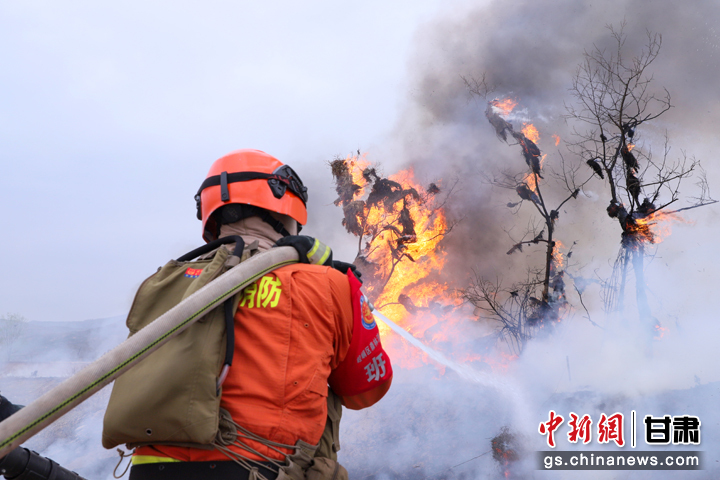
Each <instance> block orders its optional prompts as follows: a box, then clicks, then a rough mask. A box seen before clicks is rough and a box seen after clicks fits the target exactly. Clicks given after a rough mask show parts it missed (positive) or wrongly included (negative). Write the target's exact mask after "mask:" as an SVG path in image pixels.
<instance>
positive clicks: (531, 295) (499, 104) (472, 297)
mask: <svg viewBox="0 0 720 480" xmlns="http://www.w3.org/2000/svg"><path fill="white" fill-rule="evenodd" d="M465 82H466V85H468V87H469V89H470V92H471V93H472V94H475V95H480V96H486V95H487V94H488V93H489V91H488V90H487V89H486V88H485V84H484V82H483V81H482V80H480V81H478V80H474V81H473V80H467V79H465ZM516 105H517V101H516V100H513V99H512V98H506V99H504V100H499V99H495V100H492V101H490V102H488V104H487V108H486V110H485V116H486V117H487V119H488V121H489V122H490V125H491V126H492V127H493V128H494V129H495V133H496V135H497V137H498V139H500V140H502V141H504V142H506V143H509V144H514V145H518V146H520V153H521V155H522V158H523V159H524V160H525V164H526V167H527V168H526V169H525V171H524V172H522V173H519V174H517V173H512V171H504V172H501V173H500V174H499V175H497V176H494V177H492V178H491V177H487V180H488V181H489V183H491V184H492V185H494V186H499V187H502V188H505V189H509V190H512V191H514V192H515V194H516V195H517V197H519V201H515V202H510V203H508V204H507V206H508V207H509V208H511V209H513V210H514V212H515V213H518V211H519V210H520V208H521V206H522V204H523V203H525V202H527V203H529V204H530V205H531V207H532V209H533V210H534V213H535V214H537V215H538V216H539V217H538V218H539V219H540V220H539V221H535V222H533V223H531V225H530V228H528V229H527V230H525V232H524V234H523V235H522V237H521V238H519V239H515V240H513V245H512V247H511V248H510V250H508V252H507V254H508V255H511V254H513V253H515V252H522V251H523V247H527V246H532V245H540V244H542V245H544V246H545V252H544V259H543V263H542V267H540V268H537V267H531V268H530V269H529V270H528V274H527V278H526V279H525V281H523V282H518V283H514V284H512V285H511V286H510V287H509V288H506V287H503V285H502V282H501V281H500V280H495V281H494V282H493V281H489V280H487V279H485V278H482V277H476V279H475V281H474V282H473V283H472V284H471V285H470V286H469V287H468V288H467V289H465V290H464V291H463V296H464V297H465V298H466V299H467V300H469V301H470V302H471V303H472V304H473V305H475V307H476V308H477V310H478V311H479V313H481V314H484V315H485V316H488V317H490V318H492V319H495V320H497V321H499V322H500V323H501V324H502V329H501V331H500V333H501V336H502V337H504V338H505V339H506V340H507V341H508V344H509V345H510V347H511V349H512V350H513V351H515V352H517V353H519V352H521V351H522V349H523V347H524V345H525V342H527V340H529V339H530V338H532V337H533V336H534V334H535V332H536V331H537V330H538V329H540V328H546V327H551V326H552V325H554V324H555V323H557V322H559V321H560V319H561V318H562V315H563V313H564V312H565V311H566V306H567V300H566V297H565V262H566V258H565V255H564V254H563V253H562V252H561V250H560V249H561V248H562V246H563V245H562V243H561V242H560V241H559V240H557V238H556V228H557V221H558V219H559V216H560V209H561V208H562V207H563V206H564V205H565V204H566V203H567V202H568V201H570V200H571V199H576V198H577V196H578V193H579V192H580V189H581V188H582V187H583V185H585V183H587V182H588V181H589V180H590V177H588V178H587V179H585V180H584V181H582V182H578V181H577V179H576V174H577V169H572V168H569V167H568V168H566V167H565V165H564V162H563V169H562V173H561V174H555V173H552V174H551V177H553V180H555V181H560V182H561V188H560V189H559V190H558V189H554V191H553V193H554V194H556V193H557V192H558V191H560V192H562V197H561V198H559V199H558V200H557V206H555V207H551V206H550V204H549V201H550V200H549V197H548V196H547V195H543V191H542V185H543V183H542V182H541V180H544V179H545V177H544V176H543V163H544V160H545V155H543V154H542V152H541V151H540V148H539V147H538V146H537V142H538V140H539V138H540V135H539V132H538V130H537V129H536V128H535V126H534V125H532V124H529V123H526V124H524V125H523V127H522V128H521V129H520V130H517V129H516V127H515V126H513V124H512V123H510V122H509V121H507V120H506V117H507V116H508V115H509V114H510V113H511V112H512V110H513V109H514V108H515V107H516ZM570 254H571V253H568V255H570Z"/></svg>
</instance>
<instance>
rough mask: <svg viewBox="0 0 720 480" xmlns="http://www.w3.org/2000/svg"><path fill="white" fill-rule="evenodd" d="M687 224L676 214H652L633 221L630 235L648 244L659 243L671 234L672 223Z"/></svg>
mask: <svg viewBox="0 0 720 480" xmlns="http://www.w3.org/2000/svg"><path fill="white" fill-rule="evenodd" d="M678 222H679V223H689V222H688V221H687V220H685V219H684V218H682V217H681V216H680V215H678V214H677V213H672V212H671V213H665V212H662V211H660V212H654V213H651V214H650V215H648V216H646V217H643V218H636V219H635V224H636V226H635V228H634V230H632V233H633V234H635V235H637V236H639V237H641V238H642V240H644V241H647V242H649V243H661V242H662V241H663V240H664V239H665V238H667V237H668V236H670V234H671V233H672V224H673V223H678Z"/></svg>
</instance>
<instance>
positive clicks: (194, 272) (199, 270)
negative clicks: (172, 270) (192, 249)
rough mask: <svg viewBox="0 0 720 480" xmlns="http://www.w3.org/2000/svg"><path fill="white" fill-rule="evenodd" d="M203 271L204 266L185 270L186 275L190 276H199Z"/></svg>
mask: <svg viewBox="0 0 720 480" xmlns="http://www.w3.org/2000/svg"><path fill="white" fill-rule="evenodd" d="M201 273H202V268H191V267H188V269H187V270H185V276H186V277H188V278H197V277H199V276H200V274H201Z"/></svg>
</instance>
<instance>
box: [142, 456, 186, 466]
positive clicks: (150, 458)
mask: <svg viewBox="0 0 720 480" xmlns="http://www.w3.org/2000/svg"><path fill="white" fill-rule="evenodd" d="M180 461H181V460H177V459H175V458H170V457H156V456H155V455H133V457H132V464H133V465H145V464H146V463H175V462H180Z"/></svg>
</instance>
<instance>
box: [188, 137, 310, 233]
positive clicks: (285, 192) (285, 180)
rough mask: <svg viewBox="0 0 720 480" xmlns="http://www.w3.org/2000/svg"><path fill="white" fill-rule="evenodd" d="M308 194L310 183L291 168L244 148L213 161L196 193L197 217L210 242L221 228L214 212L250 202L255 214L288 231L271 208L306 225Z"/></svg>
mask: <svg viewBox="0 0 720 480" xmlns="http://www.w3.org/2000/svg"><path fill="white" fill-rule="evenodd" d="M307 198H308V195H307V187H305V186H304V185H303V183H302V180H300V177H299V176H298V175H297V173H295V171H294V170H293V169H292V168H290V167H289V166H288V165H283V163H282V162H280V160H278V159H277V158H275V157H271V156H270V155H268V154H267V153H265V152H261V151H260V150H249V149H244V150H236V151H234V152H231V153H229V154H227V155H225V156H224V157H222V158H220V159H219V160H217V161H216V162H215V163H213V165H212V167H210V171H209V172H208V175H207V178H205V181H204V182H203V184H202V185H201V186H200V189H199V190H198V192H197V194H196V195H195V202H196V203H197V217H198V219H200V220H202V226H203V238H204V239H205V241H207V242H209V241H212V240H215V239H216V237H217V231H218V229H219V225H218V222H217V219H216V218H214V217H213V213H215V212H216V211H217V210H218V209H219V208H220V207H222V206H225V205H230V204H241V205H245V206H248V207H249V210H248V211H250V212H252V214H253V215H257V216H259V217H261V218H262V219H263V220H265V221H266V222H268V223H270V224H271V225H273V227H274V228H275V230H277V231H278V232H280V233H283V235H287V231H281V230H284V229H283V227H282V226H281V225H280V222H279V221H278V220H276V219H274V218H273V217H272V216H270V215H269V213H268V211H270V212H276V213H280V214H283V215H287V216H289V217H291V218H292V219H294V220H295V221H296V222H298V224H299V225H298V226H300V225H304V224H305V223H306V222H307V207H306V203H307ZM246 209H248V208H246ZM258 209H264V210H258Z"/></svg>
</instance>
